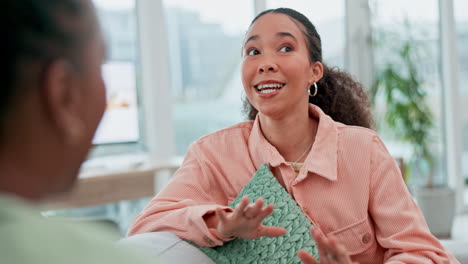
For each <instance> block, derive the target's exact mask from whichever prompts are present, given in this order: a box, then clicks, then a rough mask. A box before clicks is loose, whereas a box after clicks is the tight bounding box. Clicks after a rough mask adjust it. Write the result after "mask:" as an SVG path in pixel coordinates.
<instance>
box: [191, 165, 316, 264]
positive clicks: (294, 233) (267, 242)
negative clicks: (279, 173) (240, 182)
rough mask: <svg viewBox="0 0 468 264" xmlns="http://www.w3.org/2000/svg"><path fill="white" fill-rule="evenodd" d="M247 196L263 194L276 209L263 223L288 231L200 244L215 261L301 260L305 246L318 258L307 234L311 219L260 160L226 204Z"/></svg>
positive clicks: (201, 248) (296, 261)
mask: <svg viewBox="0 0 468 264" xmlns="http://www.w3.org/2000/svg"><path fill="white" fill-rule="evenodd" d="M244 196H248V197H249V199H250V200H251V201H252V202H253V201H256V200H257V199H258V198H260V197H262V198H263V199H264V200H265V204H270V203H273V204H274V205H275V209H274V211H273V214H271V215H270V216H268V217H267V218H266V219H265V220H264V221H263V224H264V225H267V226H280V227H284V228H286V230H287V233H286V234H285V235H283V236H280V237H275V238H270V237H261V238H258V239H241V238H237V239H235V240H232V241H229V242H225V243H224V245H223V246H219V247H214V248H206V247H199V248H200V250H202V251H203V252H204V253H205V254H207V255H208V256H209V257H210V258H211V259H212V260H213V261H214V262H216V263H222V264H224V263H301V261H300V260H299V258H298V256H297V252H298V251H299V249H304V250H306V251H307V252H309V253H312V255H313V256H314V257H315V258H316V259H318V250H317V247H316V244H315V241H314V240H313V238H312V236H311V235H310V227H311V225H312V224H311V223H310V221H309V219H307V217H306V216H305V215H304V214H303V213H302V211H301V209H300V208H299V206H298V205H297V204H296V202H295V201H294V199H293V198H292V197H291V195H289V193H287V192H286V190H285V189H284V188H283V187H282V186H281V184H280V183H279V182H278V181H277V180H276V178H275V176H274V175H273V173H272V172H271V171H270V168H269V167H268V165H267V164H263V165H261V166H260V168H259V169H258V170H257V172H256V173H255V174H254V176H253V177H252V180H250V182H248V183H247V185H245V187H244V188H243V189H242V191H241V192H240V193H239V195H238V196H237V198H236V199H235V200H234V201H233V202H232V203H231V204H229V206H230V207H232V208H234V207H235V206H236V205H237V204H238V203H239V202H240V201H241V199H242V197H244Z"/></svg>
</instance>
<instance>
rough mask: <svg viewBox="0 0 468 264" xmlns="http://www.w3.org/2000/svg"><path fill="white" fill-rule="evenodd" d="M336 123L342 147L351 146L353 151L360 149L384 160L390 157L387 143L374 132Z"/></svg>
mask: <svg viewBox="0 0 468 264" xmlns="http://www.w3.org/2000/svg"><path fill="white" fill-rule="evenodd" d="M336 123H337V130H338V134H339V136H338V137H339V141H341V144H340V145H341V146H350V149H352V151H355V150H356V148H359V149H360V150H361V151H365V152H370V153H373V155H377V154H378V155H380V156H382V158H388V157H389V156H390V154H389V151H388V149H387V147H386V146H385V143H384V142H383V140H382V139H381V138H380V136H379V135H378V134H377V132H375V131H374V130H372V129H369V128H365V127H360V126H350V125H345V124H342V123H339V122H336Z"/></svg>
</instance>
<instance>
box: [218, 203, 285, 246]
mask: <svg viewBox="0 0 468 264" xmlns="http://www.w3.org/2000/svg"><path fill="white" fill-rule="evenodd" d="M263 204H264V201H263V199H262V198H259V199H258V200H257V201H256V202H255V203H251V204H249V198H248V197H246V196H245V197H243V198H242V200H241V202H240V203H239V204H238V205H237V206H236V208H235V209H234V211H233V212H226V211H224V210H222V209H219V208H218V209H216V215H217V217H218V224H217V231H218V234H219V236H220V237H221V238H222V239H226V240H227V239H230V238H233V237H240V238H244V239H255V238H259V237H262V236H266V237H278V236H282V235H284V234H285V233H286V229H284V228H282V227H276V226H265V225H263V224H262V222H263V220H264V219H265V218H266V217H267V216H269V215H270V214H272V213H273V208H274V206H273V204H269V205H268V206H267V207H265V208H263Z"/></svg>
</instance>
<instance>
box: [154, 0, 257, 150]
mask: <svg viewBox="0 0 468 264" xmlns="http://www.w3.org/2000/svg"><path fill="white" fill-rule="evenodd" d="M163 4H164V9H165V16H166V24H167V33H168V39H169V58H170V61H169V64H170V73H171V77H170V80H171V91H172V101H173V107H172V114H173V122H174V129H175V133H176V136H175V141H176V154H177V155H184V154H185V152H186V150H187V147H188V146H189V144H190V143H192V142H193V141H195V140H197V139H198V138H200V137H202V136H203V135H206V134H208V133H211V132H214V131H216V130H219V129H222V128H225V127H228V126H230V125H234V124H236V123H238V122H240V121H242V120H243V119H244V118H243V115H242V100H241V98H242V96H241V95H242V91H243V88H242V82H241V75H240V63H241V47H242V40H243V38H244V34H245V32H246V31H247V29H248V26H249V23H250V21H251V20H252V19H253V14H254V11H253V1H217V0H203V1H201V0H200V1H191V0H190V1H189V0H185V1H184V0H165V1H163Z"/></svg>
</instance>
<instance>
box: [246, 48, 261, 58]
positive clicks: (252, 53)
mask: <svg viewBox="0 0 468 264" xmlns="http://www.w3.org/2000/svg"><path fill="white" fill-rule="evenodd" d="M257 54H260V52H259V51H258V50H257V49H250V50H248V51H247V55H249V56H253V55H257Z"/></svg>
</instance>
